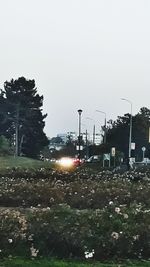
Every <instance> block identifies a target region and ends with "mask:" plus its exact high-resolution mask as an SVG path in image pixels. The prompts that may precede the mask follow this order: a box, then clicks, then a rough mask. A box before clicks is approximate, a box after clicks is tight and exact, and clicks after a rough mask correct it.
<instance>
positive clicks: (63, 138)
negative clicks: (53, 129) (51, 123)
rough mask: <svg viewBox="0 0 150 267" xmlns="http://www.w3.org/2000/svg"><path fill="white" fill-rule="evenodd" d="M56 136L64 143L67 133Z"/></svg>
mask: <svg viewBox="0 0 150 267" xmlns="http://www.w3.org/2000/svg"><path fill="white" fill-rule="evenodd" d="M57 137H60V138H61V139H62V141H63V142H64V143H65V144H66V142H67V134H66V133H60V134H57Z"/></svg>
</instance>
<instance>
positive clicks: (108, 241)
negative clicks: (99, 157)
mask: <svg viewBox="0 0 150 267" xmlns="http://www.w3.org/2000/svg"><path fill="white" fill-rule="evenodd" d="M149 185H150V170H149V169H147V170H140V171H137V170H135V171H131V172H125V173H113V172H111V171H108V170H107V171H104V170H103V171H102V170H101V171H97V172H96V171H95V172H91V171H89V168H86V167H85V168H84V167H81V168H77V169H76V170H74V171H71V172H68V171H67V170H65V171H58V170H55V169H52V168H44V167H42V168H35V169H34V168H26V169H24V170H21V168H13V169H10V168H8V169H6V170H5V173H1V175H0V222H1V223H0V240H1V242H0V256H1V258H7V257H9V258H10V257H12V258H14V257H16V256H20V257H22V258H24V257H26V258H28V259H30V258H32V259H37V260H38V259H39V257H44V258H49V257H50V258H51V257H54V258H55V257H56V258H57V257H59V258H62V259H66V260H68V259H70V260H72V261H73V260H75V259H79V260H81V261H84V262H85V261H87V262H88V261H89V260H90V263H91V264H94V262H95V261H100V262H105V261H107V262H112V261H114V262H120V260H121V261H122V260H123V261H126V260H127V259H130V260H137V261H143V260H145V261H148V260H149V255H150V243H149V240H150V229H149V225H150V199H149V195H150V186H149ZM33 264H34V261H33ZM46 264H47V263H46ZM65 264H67V263H65ZM142 264H143V263H142ZM146 264H148V263H146ZM4 266H5V265H4ZM6 266H7V265H6ZM11 266H13V265H11ZM14 266H15V265H14ZM18 266H19V265H18ZM20 266H21V265H20ZM22 266H23V265H22ZM26 266H27V265H26ZM31 266H32V265H31ZM33 266H34V265H33ZM36 266H38V265H36ZM50 266H51V265H50ZM53 266H55V265H53ZM56 266H59V265H57V264H56ZM60 266H63V265H60ZM64 266H67V265H64ZM71 266H73V265H71ZM74 266H76V265H74ZM77 266H82V265H77ZM83 266H84V265H83ZM85 266H86V265H85ZM94 266H95V265H94ZM97 266H103V265H100V264H99V265H97ZM104 266H105V265H104ZM106 266H109V265H106ZM110 266H111V265H110ZM112 266H113V265H112ZM114 266H115V265H114ZM116 266H118V265H116ZM125 266H127V265H125ZM133 266H134V265H133ZM135 266H138V265H135ZM139 266H145V265H139ZM42 267H44V265H42Z"/></svg>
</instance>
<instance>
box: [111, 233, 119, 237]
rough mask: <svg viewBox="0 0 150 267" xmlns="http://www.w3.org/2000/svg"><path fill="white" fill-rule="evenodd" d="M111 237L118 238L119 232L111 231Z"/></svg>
mask: <svg viewBox="0 0 150 267" xmlns="http://www.w3.org/2000/svg"><path fill="white" fill-rule="evenodd" d="M111 237H112V238H114V239H118V238H119V234H118V233H117V232H112V234H111Z"/></svg>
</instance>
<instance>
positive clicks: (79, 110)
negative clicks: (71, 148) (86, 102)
mask: <svg viewBox="0 0 150 267" xmlns="http://www.w3.org/2000/svg"><path fill="white" fill-rule="evenodd" d="M78 114H79V136H78V138H79V139H78V144H79V150H78V151H79V156H78V158H79V160H80V159H81V114H82V109H78Z"/></svg>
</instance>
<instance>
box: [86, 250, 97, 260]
mask: <svg viewBox="0 0 150 267" xmlns="http://www.w3.org/2000/svg"><path fill="white" fill-rule="evenodd" d="M94 253H95V251H94V249H92V251H85V252H84V254H85V258H86V259H89V258H93V256H94Z"/></svg>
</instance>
